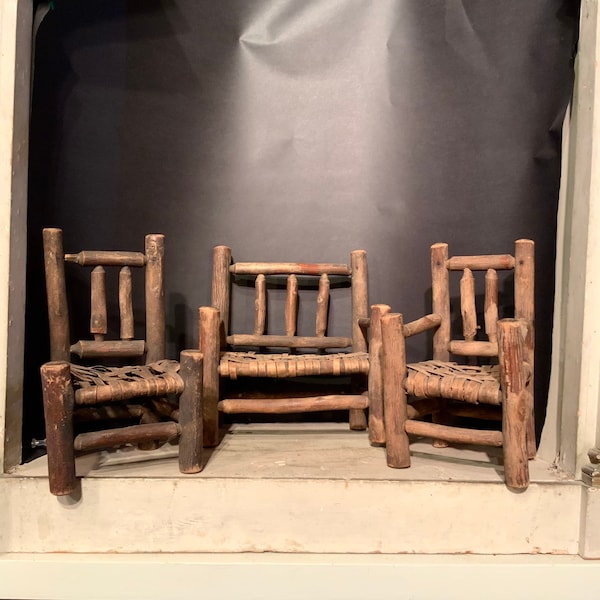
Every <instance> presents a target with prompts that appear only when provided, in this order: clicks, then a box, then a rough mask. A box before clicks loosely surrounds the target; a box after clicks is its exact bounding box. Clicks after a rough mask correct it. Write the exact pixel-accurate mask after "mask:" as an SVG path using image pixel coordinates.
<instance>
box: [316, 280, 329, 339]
mask: <svg viewBox="0 0 600 600" xmlns="http://www.w3.org/2000/svg"><path fill="white" fill-rule="evenodd" d="M329 285H330V284H329V277H328V276H327V275H326V274H325V273H323V275H321V278H320V279H319V293H318V295H317V322H316V327H315V331H316V334H317V336H318V337H322V336H324V335H325V334H326V333H327V311H328V310H329Z"/></svg>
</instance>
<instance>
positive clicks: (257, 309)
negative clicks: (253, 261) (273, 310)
mask: <svg viewBox="0 0 600 600" xmlns="http://www.w3.org/2000/svg"><path fill="white" fill-rule="evenodd" d="M254 289H255V291H256V298H255V299H254V334H255V335H262V334H263V333H264V332H265V326H266V323H267V279H266V277H265V276H264V275H263V274H262V273H260V274H259V275H257V276H256V281H255V282H254Z"/></svg>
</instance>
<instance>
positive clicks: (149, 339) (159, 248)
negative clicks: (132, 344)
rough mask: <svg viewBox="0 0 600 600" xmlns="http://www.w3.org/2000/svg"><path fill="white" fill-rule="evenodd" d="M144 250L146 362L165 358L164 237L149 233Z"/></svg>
mask: <svg viewBox="0 0 600 600" xmlns="http://www.w3.org/2000/svg"><path fill="white" fill-rule="evenodd" d="M145 250H146V285H145V293H146V362H149V363H150V362H155V361H157V360H161V359H163V358H165V356H166V352H167V350H166V343H167V340H166V339H165V327H166V323H165V319H166V313H165V282H164V260H165V236H164V235H162V234H159V233H151V234H149V235H147V236H146V238H145Z"/></svg>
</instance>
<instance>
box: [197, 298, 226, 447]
mask: <svg viewBox="0 0 600 600" xmlns="http://www.w3.org/2000/svg"><path fill="white" fill-rule="evenodd" d="M220 323H221V317H220V314H219V311H218V310H217V309H216V308H211V307H207V306H203V307H201V308H200V313H199V327H200V334H199V339H200V352H202V356H203V374H202V406H203V408H202V410H203V423H204V425H203V427H204V445H205V446H208V447H212V446H216V445H217V444H218V443H219V409H218V407H217V404H218V402H219V356H220V352H221V341H220V332H219V327H220Z"/></svg>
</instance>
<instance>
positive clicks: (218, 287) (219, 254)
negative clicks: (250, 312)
mask: <svg viewBox="0 0 600 600" xmlns="http://www.w3.org/2000/svg"><path fill="white" fill-rule="evenodd" d="M230 264H231V248H229V247H228V246H216V247H215V249H214V251H213V276H212V295H211V306H212V307H213V308H216V309H217V310H218V311H219V315H220V319H221V323H222V328H223V331H222V332H221V333H222V335H223V337H222V338H220V339H219V345H220V348H221V349H222V350H224V349H225V336H226V335H227V334H228V333H229V310H230V298H229V292H230V286H231V282H230V279H229V265H230ZM257 274H260V272H259V273H257ZM205 360H206V359H205Z"/></svg>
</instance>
